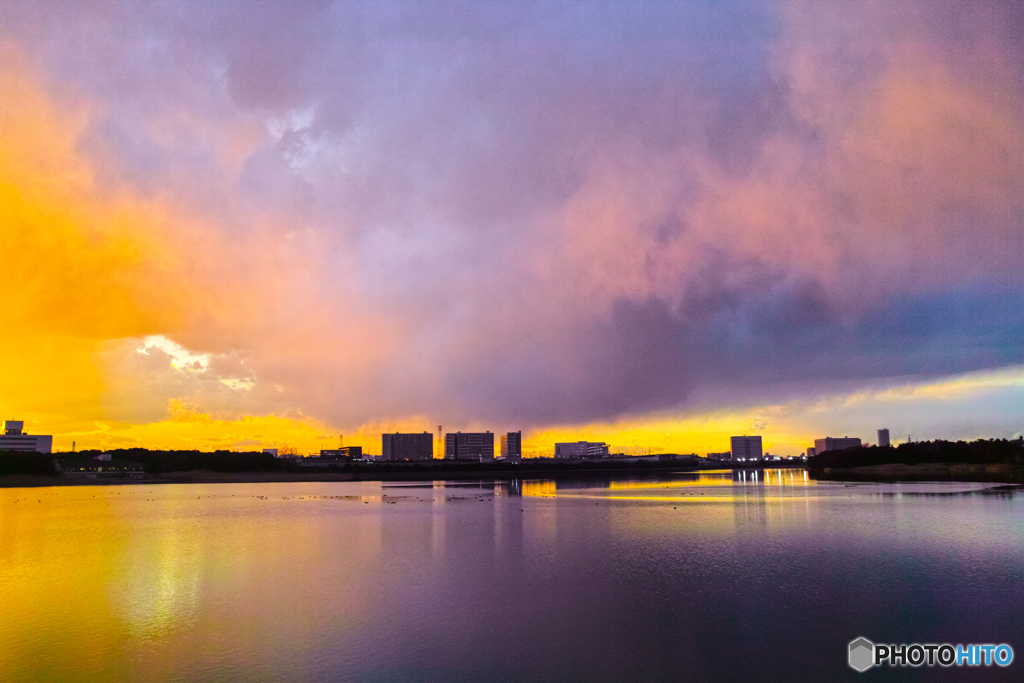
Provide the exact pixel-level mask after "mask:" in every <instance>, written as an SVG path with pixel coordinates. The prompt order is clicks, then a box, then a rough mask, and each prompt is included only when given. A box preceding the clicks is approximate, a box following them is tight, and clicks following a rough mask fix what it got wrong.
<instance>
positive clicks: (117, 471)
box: [56, 453, 146, 479]
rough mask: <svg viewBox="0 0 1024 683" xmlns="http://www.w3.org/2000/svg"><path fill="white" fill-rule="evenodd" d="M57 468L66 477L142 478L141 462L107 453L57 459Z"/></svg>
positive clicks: (143, 469)
mask: <svg viewBox="0 0 1024 683" xmlns="http://www.w3.org/2000/svg"><path fill="white" fill-rule="evenodd" d="M56 465H57V470H58V471H59V472H60V473H61V474H63V475H64V477H65V478H66V479H143V478H145V476H146V472H145V468H144V467H143V466H142V464H141V463H137V462H129V461H127V460H114V459H112V458H111V457H110V454H109V453H104V454H102V455H98V456H96V457H95V458H89V459H73V460H57V461H56Z"/></svg>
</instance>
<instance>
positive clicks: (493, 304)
mask: <svg viewBox="0 0 1024 683" xmlns="http://www.w3.org/2000/svg"><path fill="white" fill-rule="evenodd" d="M1022 36H1024V4H1022V3H1020V2H1018V1H1016V0H971V1H969V2H968V1H967V0H958V1H953V0H897V1H894V0H878V1H875V0H834V1H833V0H717V1H713V0H694V1H692V2H681V1H678V0H676V1H673V2H668V1H653V0H630V1H629V2H625V1H619V2H605V1H603V0H588V1H587V2H571V1H568V0H561V1H556V0H548V1H545V2H541V1H532V0H525V1H521V2H515V1H510V0H506V1H503V2H495V1H491V0H475V1H461V0H444V1H435V0H419V1H417V2H401V1H395V2H390V1H388V0H380V1H377V2H360V1H358V0H352V1H351V2H329V1H326V0H287V1H285V0H247V1H246V2H241V1H237V2H236V1H233V0H223V1H219V2H212V1H203V2H200V1H195V2H185V1H183V0H164V1H162V2H128V1H117V0H74V1H71V0H67V1H65V0H54V1H51V2H39V1H38V0H5V2H3V3H2V4H0V248H2V251H3V253H2V261H0V263H2V264H3V267H2V269H0V283H2V284H0V287H2V290H0V291H2V305H3V323H4V324H3V333H2V334H0V358H2V361H0V419H22V420H25V421H26V429H27V430H28V431H29V432H30V433H43V434H54V435H55V438H54V447H55V449H56V450H68V449H70V448H71V444H72V441H74V442H75V443H76V445H77V447H78V448H79V449H82V448H117V447H129V446H147V447H150V448H201V449H204V450H209V449H214V448H240V449H258V448H260V447H272V446H288V445H291V446H295V447H298V448H299V449H300V450H301V451H303V452H308V451H312V450H314V449H319V448H321V447H333V446H335V445H336V444H337V443H338V435H339V434H344V435H345V443H346V445H362V446H364V447H365V448H366V449H367V450H368V451H369V452H373V453H379V452H380V433H381V431H395V430H399V429H401V430H416V431H422V430H429V431H432V432H434V433H436V430H437V426H438V425H443V426H444V428H445V431H449V430H451V431H455V430H458V429H461V430H463V431H466V430H476V429H481V430H482V429H490V430H491V431H494V432H499V433H500V432H504V431H509V430H518V429H522V430H523V432H524V441H525V444H524V450H525V451H526V452H527V453H530V452H534V451H537V452H542V451H543V450H544V449H546V448H549V447H550V444H551V443H552V442H553V441H555V440H568V439H572V440H576V439H583V438H589V439H591V440H603V441H607V442H609V443H611V445H612V450H613V451H618V450H622V449H633V450H636V449H646V448H653V449H660V450H662V451H675V452H685V453H689V452H693V451H696V452H699V453H705V452H708V451H724V450H728V447H729V445H728V436H729V435H730V434H741V433H748V434H762V435H763V437H764V443H765V447H766V449H767V450H769V451H771V452H773V453H782V454H796V453H798V452H802V451H803V450H804V449H805V448H806V447H807V446H808V445H811V444H812V440H813V439H814V438H815V437H818V438H821V437H823V436H826V435H831V436H844V435H850V436H859V437H861V438H863V439H865V440H866V441H868V442H874V440H875V430H876V429H878V428H880V427H887V428H889V429H891V430H892V434H893V439H894V441H899V440H904V439H906V438H907V435H908V434H909V435H911V436H912V438H914V439H915V440H918V439H933V438H968V439H970V438H977V437H1014V436H1017V435H1019V434H1020V433H1021V430H1024V223H1022V219H1024V38H1022Z"/></svg>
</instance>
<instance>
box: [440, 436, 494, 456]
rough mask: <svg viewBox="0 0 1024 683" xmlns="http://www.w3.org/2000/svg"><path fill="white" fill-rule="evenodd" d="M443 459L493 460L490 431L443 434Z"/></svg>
mask: <svg viewBox="0 0 1024 683" xmlns="http://www.w3.org/2000/svg"><path fill="white" fill-rule="evenodd" d="M444 459H445V460H465V461H468V462H485V461H489V460H494V434H492V433H491V432H455V433H454V434H453V433H451V432H449V433H448V434H445V435H444Z"/></svg>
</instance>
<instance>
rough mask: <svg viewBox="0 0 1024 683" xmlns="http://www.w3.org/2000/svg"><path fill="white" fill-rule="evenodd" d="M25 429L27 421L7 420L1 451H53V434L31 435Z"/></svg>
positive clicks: (0, 442) (0, 439)
mask: <svg viewBox="0 0 1024 683" xmlns="http://www.w3.org/2000/svg"><path fill="white" fill-rule="evenodd" d="M24 429H25V423H24V422H23V421H22V420H7V421H5V422H4V433H3V434H2V435H0V451H23V452H36V453H52V452H53V437H52V436H40V435H33V436H29V435H28V434H26V433H25V432H24V431H23V430H24Z"/></svg>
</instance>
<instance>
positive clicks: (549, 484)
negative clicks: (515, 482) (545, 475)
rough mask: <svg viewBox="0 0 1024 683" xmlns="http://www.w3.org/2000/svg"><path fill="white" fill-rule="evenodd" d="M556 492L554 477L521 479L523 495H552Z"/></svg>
mask: <svg viewBox="0 0 1024 683" xmlns="http://www.w3.org/2000/svg"><path fill="white" fill-rule="evenodd" d="M556 493H557V491H556V488H555V480H554V479H529V480H526V481H523V495H524V496H542V497H546V496H553V495H555V494H556Z"/></svg>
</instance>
